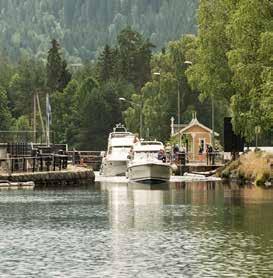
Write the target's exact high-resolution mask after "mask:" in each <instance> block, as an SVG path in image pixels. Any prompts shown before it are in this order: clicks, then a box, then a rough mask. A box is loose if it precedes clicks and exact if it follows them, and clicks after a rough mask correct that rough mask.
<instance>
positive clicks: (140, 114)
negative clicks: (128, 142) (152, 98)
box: [119, 97, 143, 138]
mask: <svg viewBox="0 0 273 278" xmlns="http://www.w3.org/2000/svg"><path fill="white" fill-rule="evenodd" d="M119 100H120V101H123V102H128V103H130V104H132V105H134V106H138V107H139V109H140V112H139V137H140V138H141V137H142V126H143V115H142V105H141V104H140V103H136V102H133V101H131V100H128V99H126V98H124V97H120V98H119Z"/></svg>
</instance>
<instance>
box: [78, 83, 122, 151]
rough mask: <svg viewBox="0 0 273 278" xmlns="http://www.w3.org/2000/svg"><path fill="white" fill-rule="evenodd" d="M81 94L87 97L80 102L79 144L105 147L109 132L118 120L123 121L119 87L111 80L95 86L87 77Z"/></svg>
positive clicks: (81, 145) (88, 147)
mask: <svg viewBox="0 0 273 278" xmlns="http://www.w3.org/2000/svg"><path fill="white" fill-rule="evenodd" d="M86 90H88V94H86ZM79 95H80V96H82V95H85V99H84V102H80V105H81V110H80V111H81V113H80V114H81V119H80V126H79V133H78V136H77V142H79V143H78V146H79V147H80V148H81V149H94V148H95V149H99V150H100V149H105V147H106V144H107V136H108V134H109V132H110V131H111V130H112V128H113V126H114V125H115V124H116V123H117V122H121V121H122V115H121V111H120V104H119V101H118V92H117V88H116V87H115V84H113V83H111V82H110V83H105V84H102V85H101V86H100V87H97V86H93V83H92V82H90V80H89V79H87V80H86V81H85V82H84V83H83V85H82V86H81V88H80V90H79Z"/></svg>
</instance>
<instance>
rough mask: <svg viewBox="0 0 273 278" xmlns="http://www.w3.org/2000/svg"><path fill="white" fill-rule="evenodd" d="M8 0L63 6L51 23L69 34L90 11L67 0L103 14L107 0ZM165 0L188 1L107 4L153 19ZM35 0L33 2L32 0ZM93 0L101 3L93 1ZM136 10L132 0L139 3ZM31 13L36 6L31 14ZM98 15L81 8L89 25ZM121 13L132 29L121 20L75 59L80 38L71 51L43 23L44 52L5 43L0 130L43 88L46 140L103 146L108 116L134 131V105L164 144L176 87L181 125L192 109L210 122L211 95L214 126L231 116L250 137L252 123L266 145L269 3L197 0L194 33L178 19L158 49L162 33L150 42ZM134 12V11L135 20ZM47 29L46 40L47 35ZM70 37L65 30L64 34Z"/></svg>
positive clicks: (13, 125)
mask: <svg viewBox="0 0 273 278" xmlns="http://www.w3.org/2000/svg"><path fill="white" fill-rule="evenodd" d="M261 1H262V5H261ZM8 2H9V3H13V4H14V5H15V3H17V6H19V5H21V3H28V2H31V3H32V6H31V9H34V10H35V9H38V10H39V11H40V9H44V6H43V5H44V4H45V3H47V6H46V7H47V9H49V7H51V9H52V7H53V6H52V5H53V3H54V4H55V5H56V6H55V9H54V10H55V11H57V10H58V11H59V10H60V11H62V12H60V13H57V14H55V16H56V17H58V18H62V20H63V22H62V24H61V25H60V28H61V26H63V27H64V28H67V29H66V30H70V31H71V30H73V28H76V26H78V27H79V26H80V24H83V25H84V26H89V25H88V24H91V23H86V24H84V23H83V22H84V21H82V20H83V19H82V18H81V16H82V14H84V12H87V11H91V10H92V9H91V8H90V9H87V8H86V6H84V7H85V9H81V13H80V14H81V16H80V15H79V14H77V15H75V14H76V13H79V10H78V8H75V6H74V4H75V3H77V5H80V4H79V3H81V5H84V4H86V3H88V5H91V3H93V4H94V6H92V7H93V8H94V7H96V9H99V7H100V8H101V9H102V10H104V11H108V9H106V7H108V6H107V5H106V3H109V1H95V0H93V1H85V0H82V1H64V3H65V5H64V6H63V5H62V4H61V3H62V1H57V0H56V1H53V0H51V1H42V3H43V5H40V4H39V5H38V3H39V1H34V0H33V1H22V2H21V1H7V2H6V1H0V6H1V7H2V14H3V9H9V8H10V6H9V5H8V4H7V3H8ZM169 2H170V3H171V2H172V3H173V4H174V3H177V5H178V3H184V5H185V7H189V5H188V4H185V3H188V2H191V3H193V2H192V1H180V0H179V1H163V0H162V1H148V0H143V1H125V0H124V1H111V3H119V4H120V5H117V6H115V9H118V10H119V9H121V11H123V12H124V11H125V10H126V9H127V11H128V9H129V7H130V9H129V10H132V11H133V9H134V8H133V7H136V4H134V3H139V5H140V4H141V3H142V5H143V6H142V8H143V10H142V11H143V15H145V16H143V21H141V22H142V23H143V22H148V21H149V20H150V19H152V18H153V17H152V15H151V17H150V16H148V15H147V14H146V13H148V12H149V10H153V12H155V13H154V15H156V17H157V16H159V17H160V14H161V12H162V9H163V8H164V7H165V5H173V4H170V3H169ZM34 3H37V6H36V4H34ZM49 3H50V5H49ZM98 3H100V4H98ZM102 3H104V4H105V5H106V6H103V7H102V6H101V5H103V4H102ZM166 3H167V4H166ZM125 4H126V5H125ZM129 4H130V5H129ZM144 4H145V5H144ZM66 5H68V6H66ZM86 5H87V4H86ZM181 5H182V4H181ZM3 7H4V8H3ZM57 7H59V8H60V9H57ZM125 7H126V9H125ZM140 7H141V5H140V6H139V7H138V8H139V9H140ZM144 7H146V8H144ZM149 7H150V8H149ZM177 7H178V6H177ZM115 9H114V8H113V9H112V8H111V9H110V10H111V11H113V10H115ZM124 9H125V10H124ZM180 9H181V11H182V14H183V12H184V9H183V8H182V7H181V8H180ZM102 10H101V11H102ZM110 10H109V11H110ZM192 10H193V7H192ZM64 11H65V13H64V14H62V13H63V12H64ZM68 11H70V16H68V17H66V16H64V15H68V14H67V13H68ZM168 11H169V12H170V11H171V9H168ZM74 13H75V14H74ZM124 13H125V12H124ZM33 14H34V15H35V14H36V12H35V11H33ZM98 14H99V13H96V14H95V15H93V17H91V15H90V14H88V15H89V17H88V18H89V19H91V18H93V20H94V22H95V21H96V20H97V19H96V18H97V17H98ZM102 14H104V13H102ZM106 14H107V16H106V15H105V14H104V16H105V18H104V20H105V22H106V23H109V22H108V21H111V20H110V18H111V16H110V12H109V13H106ZM129 14H130V16H132V17H128V18H127V19H126V20H127V23H126V24H125V26H126V25H127V24H128V23H130V22H131V23H132V25H133V26H135V27H129V26H127V27H125V28H121V30H120V31H119V32H118V31H116V32H117V33H116V34H115V37H113V38H112V40H108V39H109V37H108V39H107V40H106V42H109V43H105V41H103V40H102V41H101V42H100V43H99V44H104V45H103V47H99V48H98V50H96V47H97V46H95V45H93V46H92V47H90V46H85V47H86V49H88V51H91V52H92V51H93V49H94V50H95V52H97V53H96V54H94V53H93V54H92V55H89V54H90V53H91V52H90V53H89V54H88V55H87V56H84V55H82V54H79V52H77V53H78V54H79V55H78V54H77V55H75V53H76V52H73V51H74V50H75V51H76V50H77V49H79V48H77V44H78V43H79V41H80V39H79V38H78V39H75V42H71V45H70V46H72V48H73V49H74V50H73V51H72V52H70V51H69V47H68V45H69V44H68V45H67V44H66V42H65V40H64V37H63V36H61V35H60V36H59V35H58V34H56V33H54V32H53V31H52V33H51V31H50V29H48V31H46V29H43V32H44V33H43V34H45V33H46V32H48V33H47V35H46V36H45V37H44V39H43V40H41V41H42V44H43V49H42V50H41V49H40V50H39V51H38V52H37V50H38V49H39V47H38V48H35V49H34V50H35V51H34V50H27V49H31V48H28V47H24V44H19V45H17V47H16V46H13V47H11V48H9V51H8V52H7V49H8V48H7V47H6V48H3V50H2V51H1V53H0V118H1V121H0V130H15V131H25V130H32V129H33V108H32V107H33V96H34V95H35V94H38V95H39V98H40V104H41V108H42V111H45V95H46V93H49V95H50V101H51V106H52V113H53V115H52V126H51V128H52V138H53V137H54V140H55V142H56V143H68V144H69V145H70V147H76V148H80V149H93V150H95V149H97V150H101V149H104V148H105V145H106V143H107V136H108V133H109V132H110V131H111V130H112V127H113V126H114V125H115V124H116V123H118V122H125V123H126V125H127V126H128V127H129V129H130V130H131V131H133V132H138V131H139V124H140V123H139V115H140V109H141V111H142V113H143V118H144V123H143V124H144V125H143V135H144V136H145V135H149V137H150V138H157V139H159V140H164V141H166V140H168V139H169V135H170V118H171V117H175V119H176V122H177V101H178V93H179V95H180V107H181V122H183V123H186V122H189V121H190V120H191V116H192V112H197V115H198V119H199V120H200V121H201V122H202V123H204V124H206V125H207V126H211V124H212V123H211V102H212V100H213V101H214V103H215V115H216V117H215V129H216V131H217V132H219V133H222V130H223V119H224V117H225V116H232V117H233V126H234V128H235V131H236V132H237V133H238V134H241V135H242V136H244V137H245V139H246V140H247V142H251V141H252V140H253V139H254V137H255V127H256V126H260V127H261V130H262V136H263V137H264V138H267V143H266V144H272V143H273V142H272V134H273V58H272V57H273V47H272V45H273V4H272V2H271V1H269V0H252V1H251V2H249V1H247V0H241V1H234V0H215V1H213V5H212V2H211V0H202V1H201V2H200V4H199V10H198V26H199V29H198V32H197V35H194V34H184V35H182V36H180V35H179V33H183V30H185V29H183V28H185V26H186V25H185V24H183V28H182V27H180V26H178V27H177V28H178V29H179V31H178V33H177V35H178V36H179V38H178V39H175V38H176V35H174V34H171V30H172V29H171V27H170V26H164V28H163V29H164V30H163V33H162V34H164V32H165V34H166V37H165V38H167V33H168V35H170V36H173V37H172V38H171V39H169V38H168V39H167V40H169V42H168V43H167V44H166V45H165V47H162V46H163V45H164V40H165V39H162V41H155V40H153V37H152V36H150V34H147V33H145V32H147V30H146V29H147V28H148V27H147V26H146V27H145V28H146V29H145V32H138V30H139V29H138V27H139V26H136V23H135V22H134V21H133V19H134V17H133V13H132V12H131V13H129ZM175 14H179V11H178V10H177V11H176V13H175ZM180 14H181V13H180ZM161 16H162V15H161ZM165 16H166V14H165ZM80 18H81V19H80ZM161 18H162V17H161ZM40 19H41V18H40ZM40 19H39V20H40ZM100 19H101V18H100ZM140 19H141V16H139V18H138V20H140ZM191 19H193V18H191ZM0 20H2V18H1V19H0ZM10 20H11V19H10ZM12 20H15V19H12ZM21 20H22V19H21ZM33 20H35V19H33ZM86 20H87V19H86ZM128 20H132V21H128ZM162 20H163V19H162ZM175 20H176V19H175V18H174V19H173V20H172V19H170V22H172V24H173V22H175ZM76 21H77V23H76ZM91 21H92V20H91ZM91 21H90V22H91ZM193 21H194V20H193ZM18 22H19V19H18ZM26 22H27V21H26ZM139 24H140V23H139ZM110 25H111V24H110ZM152 25H153V24H152ZM0 26H2V25H0ZM20 26H21V25H19V24H18V25H17V28H16V27H15V26H14V28H15V30H17V29H18V28H19V29H20ZM143 26H144V25H143ZM153 26H155V25H153ZM192 26H194V24H193V25H192ZM9 28H11V26H9ZM22 28H23V25H22ZM92 28H93V27H92ZM34 29H35V28H33V29H29V30H34ZM95 29H96V28H95ZM6 30H8V27H7V29H6ZM52 30H53V29H52ZM60 30H63V29H62V28H61V29H60ZM84 30H85V29H84V28H83V29H82V30H80V31H79V33H77V32H75V34H77V35H79V34H80V33H81V32H84ZM92 30H93V31H92V32H94V33H93V34H91V33H90V37H89V39H90V41H92V42H95V41H96V39H97V38H98V37H97V36H96V32H97V31H98V26H97V30H96V31H94V29H92ZM89 31H90V30H88V32H89ZM108 31H109V30H108ZM168 31H169V32H168ZM71 32H72V31H71ZM1 34H2V35H0V36H5V35H7V33H5V32H2V33H1ZM13 34H15V33H13ZM21 34H22V35H20V42H21V43H22V42H23V41H25V42H26V43H29V42H30V41H31V40H29V39H28V37H27V35H26V34H25V33H21ZM162 34H161V35H162ZM108 35H109V34H108ZM25 36H26V37H25ZM50 36H52V37H51V38H50V39H49V37H50ZM88 36H89V35H88ZM72 37H73V35H72V34H70V35H69V38H70V39H71V38H72ZM157 39H160V37H157ZM11 41H12V40H9V41H8V40H3V39H1V40H0V44H1V45H4V44H5V43H6V44H7V43H8V42H11ZM97 43H98V41H97ZM37 45H38V44H37ZM20 46H21V47H20ZM64 47H65V48H64ZM22 49H23V50H24V49H25V50H26V51H30V52H31V53H33V55H19V56H18V55H17V54H18V53H19V52H21V50H22ZM18 51H19V52H18ZM77 51H78V50H77ZM39 52H40V53H43V54H42V57H43V59H39V58H41V57H39V54H38V53H39ZM16 53H17V54H16ZM67 53H69V55H68V54H67ZM37 55H38V56H37ZM71 55H72V56H75V57H76V56H77V58H80V60H81V61H84V65H82V66H77V67H74V68H73V67H69V66H68V64H69V63H68V60H69V59H71V57H72V56H71ZM18 57H20V58H18ZM69 57H70V58H69ZM17 59H18V61H17ZM185 61H191V62H192V65H189V64H186V63H185ZM155 73H156V74H155ZM121 97H122V98H126V99H127V100H129V101H132V102H134V103H137V104H138V105H131V104H130V103H129V102H121V101H119V98H121ZM36 116H37V123H38V127H37V129H38V134H39V136H38V140H42V129H43V127H42V124H41V121H39V120H38V119H39V115H36ZM44 116H45V115H44ZM28 136H29V138H24V139H28V140H32V137H31V135H28Z"/></svg>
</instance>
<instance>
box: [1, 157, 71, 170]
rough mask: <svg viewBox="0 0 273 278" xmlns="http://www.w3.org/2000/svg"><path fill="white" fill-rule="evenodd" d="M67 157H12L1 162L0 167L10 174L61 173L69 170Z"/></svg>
mask: <svg viewBox="0 0 273 278" xmlns="http://www.w3.org/2000/svg"><path fill="white" fill-rule="evenodd" d="M67 165H68V156H67V155H57V154H53V155H45V156H34V157H12V158H5V159H1V160H0V167H1V168H2V169H3V170H5V171H6V172H8V173H21V172H43V171H48V172H49V171H61V170H65V169H67Z"/></svg>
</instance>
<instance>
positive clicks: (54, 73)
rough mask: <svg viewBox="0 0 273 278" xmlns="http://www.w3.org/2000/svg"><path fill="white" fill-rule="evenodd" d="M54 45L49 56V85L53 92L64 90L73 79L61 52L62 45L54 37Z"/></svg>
mask: <svg viewBox="0 0 273 278" xmlns="http://www.w3.org/2000/svg"><path fill="white" fill-rule="evenodd" d="M51 43H52V47H51V48H50V49H49V51H48V57H47V86H48V88H49V89H50V91H51V92H54V91H63V89H64V88H65V87H66V85H67V84H68V83H69V81H70V80H71V74H70V72H69V71H68V70H67V63H66V61H65V60H63V59H62V57H61V54H60V52H59V50H60V45H59V43H58V42H57V41H56V40H55V39H53V40H52V42H51Z"/></svg>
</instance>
